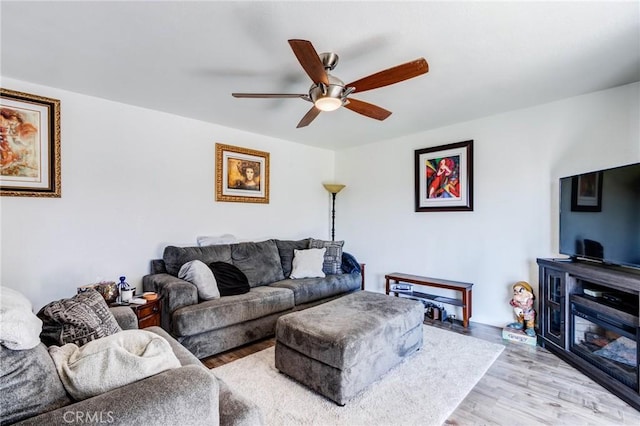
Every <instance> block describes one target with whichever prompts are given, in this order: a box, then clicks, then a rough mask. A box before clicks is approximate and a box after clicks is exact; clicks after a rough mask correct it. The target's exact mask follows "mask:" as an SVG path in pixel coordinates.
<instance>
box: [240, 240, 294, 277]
mask: <svg viewBox="0 0 640 426" xmlns="http://www.w3.org/2000/svg"><path fill="white" fill-rule="evenodd" d="M231 259H232V263H233V264H234V265H235V266H237V267H238V269H240V270H241V271H242V272H244V274H245V275H246V276H247V278H248V279H249V285H250V286H251V287H256V286H260V285H265V284H270V283H272V282H275V281H280V280H281V279H284V273H283V272H282V265H281V264H280V254H279V253H278V246H276V242H275V241H274V240H267V241H261V242H258V243H253V242H250V243H238V244H232V245H231Z"/></svg>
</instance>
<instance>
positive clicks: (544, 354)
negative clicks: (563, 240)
mask: <svg viewBox="0 0 640 426" xmlns="http://www.w3.org/2000/svg"><path fill="white" fill-rule="evenodd" d="M425 324H428V325H431V326H435V327H438V328H444V329H447V330H451V331H453V332H456V333H460V334H465V335H469V336H473V337H477V338H480V339H483V340H487V341H489V342H493V343H498V344H501V345H504V346H505V350H504V351H503V352H502V354H501V355H500V356H499V357H498V359H497V360H496V362H495V363H494V364H493V365H492V366H491V368H490V369H489V371H487V373H486V374H485V375H484V376H483V377H482V379H481V380H480V381H479V382H478V384H476V386H475V387H474V388H473V390H472V391H471V392H470V393H469V395H467V397H466V398H465V399H464V401H462V403H461V404H460V405H459V406H458V408H456V410H455V411H454V412H453V414H452V415H451V416H450V417H449V419H447V421H446V423H445V424H446V425H455V426H467V425H510V426H511V425H523V426H524V425H571V426H583V425H634V426H638V425H640V412H638V411H637V410H635V409H634V408H633V407H631V406H629V405H628V404H627V403H625V402H624V401H622V400H621V399H619V398H618V397H616V396H614V395H613V394H611V393H610V392H609V391H607V390H606V389H604V388H603V387H602V386H600V385H598V384H597V383H595V382H594V381H593V380H591V379H590V378H588V377H587V376H585V375H584V374H582V373H580V372H579V371H578V370H576V369H575V368H573V367H571V366H570V365H569V364H567V363H566V362H564V361H562V360H561V359H559V358H558V357H556V356H555V355H553V354H552V353H550V352H549V351H547V350H546V349H544V348H541V347H533V346H528V345H524V344H521V343H513V342H508V341H505V340H503V339H502V334H501V333H502V330H501V329H500V328H497V327H492V326H487V325H483V324H477V323H471V325H470V326H469V328H468V329H465V328H463V327H462V326H461V325H459V324H450V323H448V322H446V323H442V322H439V321H431V320H428V319H427V320H425ZM273 345H274V339H273V338H270V339H265V340H262V341H259V342H257V343H254V344H251V345H247V346H243V347H241V348H238V349H234V350H231V351H228V352H225V353H223V354H219V355H216V356H213V357H210V358H207V359H204V360H203V363H204V364H205V365H206V366H207V367H209V368H215V367H217V366H220V365H223V364H226V363H228V362H232V361H235V360H237V359H239V358H242V357H245V356H247V355H250V354H252V353H254V352H258V351H261V350H263V349H266V348H268V347H270V346H273ZM443 356H446V355H443ZM385 426H386V425H385ZM389 426H391V425H389Z"/></svg>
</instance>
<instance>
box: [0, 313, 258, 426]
mask: <svg viewBox="0 0 640 426" xmlns="http://www.w3.org/2000/svg"><path fill="white" fill-rule="evenodd" d="M111 311H112V313H113V314H114V316H115V318H116V320H117V321H118V324H119V325H120V326H121V327H122V328H123V329H132V328H137V326H138V322H137V318H136V316H135V314H134V313H133V311H132V310H131V309H130V308H127V307H118V308H112V309H111ZM145 330H147V331H151V332H153V333H156V334H158V335H160V336H162V337H164V338H165V339H166V340H167V341H168V342H169V345H170V346H171V349H172V350H173V352H174V354H175V355H176V357H177V358H178V360H179V361H180V364H181V367H179V368H174V369H170V370H167V371H164V372H162V373H160V374H156V375H154V376H151V377H148V378H145V379H143V380H139V381H135V382H133V383H130V384H128V385H125V386H122V387H119V388H116V389H113V390H111V391H108V392H106V393H103V394H100V395H96V396H93V397H91V398H88V399H84V400H81V401H75V400H73V399H72V398H71V396H70V395H69V394H68V393H67V392H66V391H65V388H64V386H63V383H62V381H61V380H60V377H59V375H58V373H57V371H56V367H55V365H54V363H53V361H52V359H51V356H50V355H49V352H48V351H47V347H46V346H45V345H44V343H39V344H38V345H37V346H35V347H34V348H32V349H24V350H12V349H8V348H6V347H5V346H3V345H0V391H1V393H2V404H1V405H0V424H3V425H4V424H16V425H18V424H19V425H64V424H97V423H104V424H111V425H146V424H151V423H153V424H166V425H173V424H189V425H218V424H219V425H229V426H254V425H260V424H262V423H263V418H262V413H261V412H260V409H259V408H258V407H257V406H256V405H255V404H253V403H252V402H250V401H249V400H247V399H246V398H244V397H243V396H241V395H239V394H237V393H235V392H233V390H232V389H231V388H229V386H227V384H226V383H224V382H223V381H222V380H220V379H218V378H216V377H215V376H214V374H212V373H211V372H210V371H209V370H207V369H206V368H205V367H204V366H203V365H202V363H201V362H200V361H199V360H198V359H196V358H195V357H194V356H193V355H192V354H191V353H190V352H189V351H187V350H186V349H185V348H184V347H182V346H181V345H180V344H178V342H176V341H175V340H174V339H172V338H171V337H170V336H169V335H168V334H167V333H166V332H165V331H164V330H163V329H161V328H160V327H149V328H146V329H145Z"/></svg>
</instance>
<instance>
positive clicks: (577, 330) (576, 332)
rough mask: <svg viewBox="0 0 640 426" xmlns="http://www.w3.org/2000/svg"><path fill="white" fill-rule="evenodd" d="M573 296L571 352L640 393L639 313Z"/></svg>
mask: <svg viewBox="0 0 640 426" xmlns="http://www.w3.org/2000/svg"><path fill="white" fill-rule="evenodd" d="M594 300H595V298H592V297H588V296H582V295H571V318H570V324H571V327H570V344H569V347H570V351H571V352H573V353H574V354H576V355H577V356H579V357H580V358H582V359H584V360H586V361H587V362H589V363H591V364H593V365H594V366H595V367H597V368H599V369H600V370H602V371H604V372H605V373H606V374H607V375H609V376H610V377H611V378H613V379H615V380H617V381H618V382H620V383H622V384H624V385H625V386H627V387H629V388H631V389H633V390H634V391H636V392H638V355H639V346H638V338H639V337H640V331H639V328H638V317H637V312H636V313H635V315H634V313H633V312H628V309H626V308H625V306H624V305H623V304H619V303H617V302H616V301H615V300H614V301H611V300H606V299H604V300H603V302H604V303H601V302H599V301H594Z"/></svg>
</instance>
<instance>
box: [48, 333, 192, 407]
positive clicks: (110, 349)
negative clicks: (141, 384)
mask: <svg viewBox="0 0 640 426" xmlns="http://www.w3.org/2000/svg"><path fill="white" fill-rule="evenodd" d="M49 354H50V355H51V358H53V362H54V364H55V366H56V369H57V370H58V375H59V376H60V380H62V384H63V385H64V387H65V389H66V390H67V392H69V394H70V395H71V396H72V397H73V398H75V399H76V400H82V399H86V398H90V397H92V396H95V395H99V394H102V393H104V392H107V391H110V390H112V389H115V388H118V387H120V386H124V385H126V384H129V383H132V382H135V381H137V380H141V379H144V378H146V377H149V376H153V375H155V374H158V373H161V372H163V371H165V370H168V369H171V368H177V367H180V361H178V358H177V357H176V356H175V354H174V353H173V351H172V350H171V346H170V345H169V342H167V341H166V340H165V339H164V338H163V337H161V336H159V335H157V334H154V333H151V332H150V331H145V330H125V331H121V332H118V333H115V334H112V335H110V336H107V337H103V338H101V339H97V340H92V341H91V342H89V343H87V344H86V345H84V346H82V347H78V346H76V345H75V344H73V343H68V344H66V345H64V346H51V347H50V348H49Z"/></svg>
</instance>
